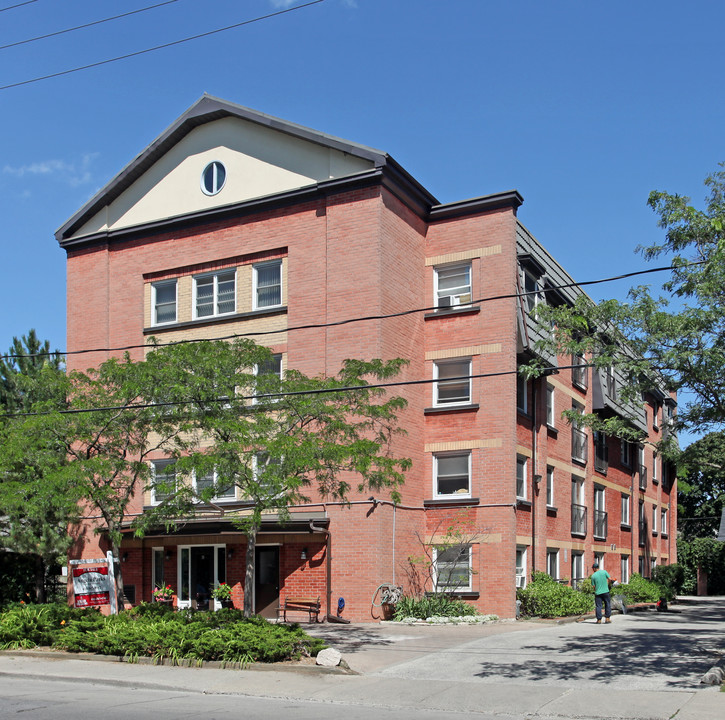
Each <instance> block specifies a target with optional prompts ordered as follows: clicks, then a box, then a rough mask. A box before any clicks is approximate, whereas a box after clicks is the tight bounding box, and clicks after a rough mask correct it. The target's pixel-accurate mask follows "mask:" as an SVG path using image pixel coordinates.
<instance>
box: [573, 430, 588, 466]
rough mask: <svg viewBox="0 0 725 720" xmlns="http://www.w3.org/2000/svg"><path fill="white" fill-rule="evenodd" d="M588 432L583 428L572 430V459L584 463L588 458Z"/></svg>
mask: <svg viewBox="0 0 725 720" xmlns="http://www.w3.org/2000/svg"><path fill="white" fill-rule="evenodd" d="M587 451H588V444H587V434H586V433H585V432H584V431H583V430H578V429H577V428H572V431H571V459H572V460H576V461H577V462H579V463H582V464H583V465H584V464H586V462H587V459H588V454H587Z"/></svg>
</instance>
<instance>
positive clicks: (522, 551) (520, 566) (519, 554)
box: [516, 545, 528, 588]
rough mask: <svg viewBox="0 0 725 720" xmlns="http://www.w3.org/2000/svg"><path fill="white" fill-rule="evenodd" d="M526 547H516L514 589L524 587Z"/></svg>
mask: <svg viewBox="0 0 725 720" xmlns="http://www.w3.org/2000/svg"><path fill="white" fill-rule="evenodd" d="M527 549H528V548H527V547H526V545H517V546H516V587H517V588H525V587H526V567H527V566H526V551H527Z"/></svg>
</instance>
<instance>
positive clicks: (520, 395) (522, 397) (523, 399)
mask: <svg viewBox="0 0 725 720" xmlns="http://www.w3.org/2000/svg"><path fill="white" fill-rule="evenodd" d="M516 409H517V410H518V411H519V412H520V413H524V415H528V412H529V381H528V380H527V379H526V378H525V377H524V376H523V375H517V376H516Z"/></svg>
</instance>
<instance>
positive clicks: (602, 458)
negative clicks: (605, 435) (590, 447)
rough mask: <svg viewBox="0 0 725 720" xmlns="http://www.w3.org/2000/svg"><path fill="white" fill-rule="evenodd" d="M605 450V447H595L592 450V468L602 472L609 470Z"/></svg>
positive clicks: (607, 456)
mask: <svg viewBox="0 0 725 720" xmlns="http://www.w3.org/2000/svg"><path fill="white" fill-rule="evenodd" d="M606 450H607V448H606V447H605V448H595V452H594V469H595V470H596V471H597V472H600V473H603V474H606V472H607V470H609V455H608V453H607V452H606Z"/></svg>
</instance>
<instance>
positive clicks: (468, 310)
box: [423, 305, 481, 320]
mask: <svg viewBox="0 0 725 720" xmlns="http://www.w3.org/2000/svg"><path fill="white" fill-rule="evenodd" d="M480 312H481V308H480V306H479V305H469V306H467V307H455V306H454V307H452V308H450V309H448V308H446V309H445V310H434V311H433V312H429V313H426V314H425V315H423V319H424V320H432V319H433V318H443V317H450V316H451V315H471V314H475V313H480Z"/></svg>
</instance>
